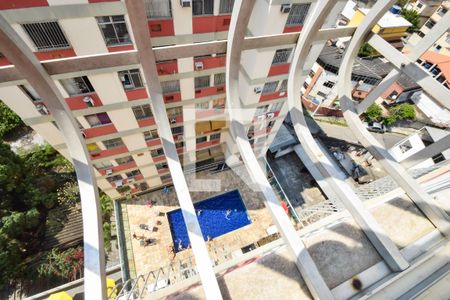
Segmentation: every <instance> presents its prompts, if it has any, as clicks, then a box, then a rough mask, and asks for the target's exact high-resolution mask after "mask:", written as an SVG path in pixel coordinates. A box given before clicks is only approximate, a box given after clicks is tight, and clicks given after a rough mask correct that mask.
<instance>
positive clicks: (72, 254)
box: [38, 247, 84, 281]
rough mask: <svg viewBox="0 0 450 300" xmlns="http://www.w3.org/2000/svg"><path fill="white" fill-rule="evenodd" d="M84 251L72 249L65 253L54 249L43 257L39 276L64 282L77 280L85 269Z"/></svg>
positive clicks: (79, 248) (78, 248)
mask: <svg viewBox="0 0 450 300" xmlns="http://www.w3.org/2000/svg"><path fill="white" fill-rule="evenodd" d="M83 257H84V255H83V249H82V248H81V247H77V248H70V249H67V250H64V251H61V250H59V249H52V250H51V251H50V252H49V253H48V254H47V255H46V256H44V257H43V259H42V262H41V265H40V266H39V267H38V274H39V276H41V277H44V278H52V277H53V278H55V279H59V280H64V281H72V280H75V279H77V277H78V275H80V274H81V271H82V269H83V263H84V261H83Z"/></svg>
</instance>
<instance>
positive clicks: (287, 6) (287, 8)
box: [280, 4, 291, 14]
mask: <svg viewBox="0 0 450 300" xmlns="http://www.w3.org/2000/svg"><path fill="white" fill-rule="evenodd" d="M280 11H281V13H283V14H287V13H289V12H290V11H291V5H290V4H281V9H280Z"/></svg>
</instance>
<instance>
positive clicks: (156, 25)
mask: <svg viewBox="0 0 450 300" xmlns="http://www.w3.org/2000/svg"><path fill="white" fill-rule="evenodd" d="M148 29H149V31H150V36H151V37H158V36H172V35H175V29H174V27H173V19H164V20H158V19H157V20H149V21H148Z"/></svg>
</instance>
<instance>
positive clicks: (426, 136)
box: [388, 126, 450, 169]
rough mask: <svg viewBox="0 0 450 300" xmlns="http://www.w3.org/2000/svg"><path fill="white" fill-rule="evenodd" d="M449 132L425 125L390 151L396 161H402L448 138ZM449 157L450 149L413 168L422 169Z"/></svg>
mask: <svg viewBox="0 0 450 300" xmlns="http://www.w3.org/2000/svg"><path fill="white" fill-rule="evenodd" d="M449 134H450V133H449V132H448V131H446V130H442V129H438V128H433V127H428V126H425V127H423V128H422V129H420V130H418V131H417V132H416V133H414V134H412V135H410V136H408V137H407V138H405V139H403V140H401V141H400V142H398V143H397V144H395V145H394V146H393V147H392V148H390V149H389V150H388V151H389V153H390V154H391V155H392V156H393V157H394V159H395V160H396V161H398V162H402V161H404V160H406V159H407V158H408V157H410V156H412V155H413V154H415V153H417V152H419V151H420V150H422V149H424V148H425V147H427V146H429V145H431V144H433V143H435V142H437V141H439V140H440V139H443V138H446V137H447V136H448V135H449ZM447 159H450V149H447V150H445V151H443V152H442V153H438V154H436V155H434V156H433V157H431V158H428V159H426V160H425V161H423V162H420V163H418V164H416V165H414V166H413V167H412V168H416V169H420V168H426V167H430V166H432V165H434V164H436V163H439V162H442V161H444V160H447Z"/></svg>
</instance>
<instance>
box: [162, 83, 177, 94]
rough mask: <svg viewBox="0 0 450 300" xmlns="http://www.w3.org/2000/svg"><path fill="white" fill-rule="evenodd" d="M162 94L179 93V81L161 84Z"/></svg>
mask: <svg viewBox="0 0 450 300" xmlns="http://www.w3.org/2000/svg"><path fill="white" fill-rule="evenodd" d="M161 88H162V92H163V94H171V93H178V92H179V91H180V81H178V80H171V81H163V82H161Z"/></svg>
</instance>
